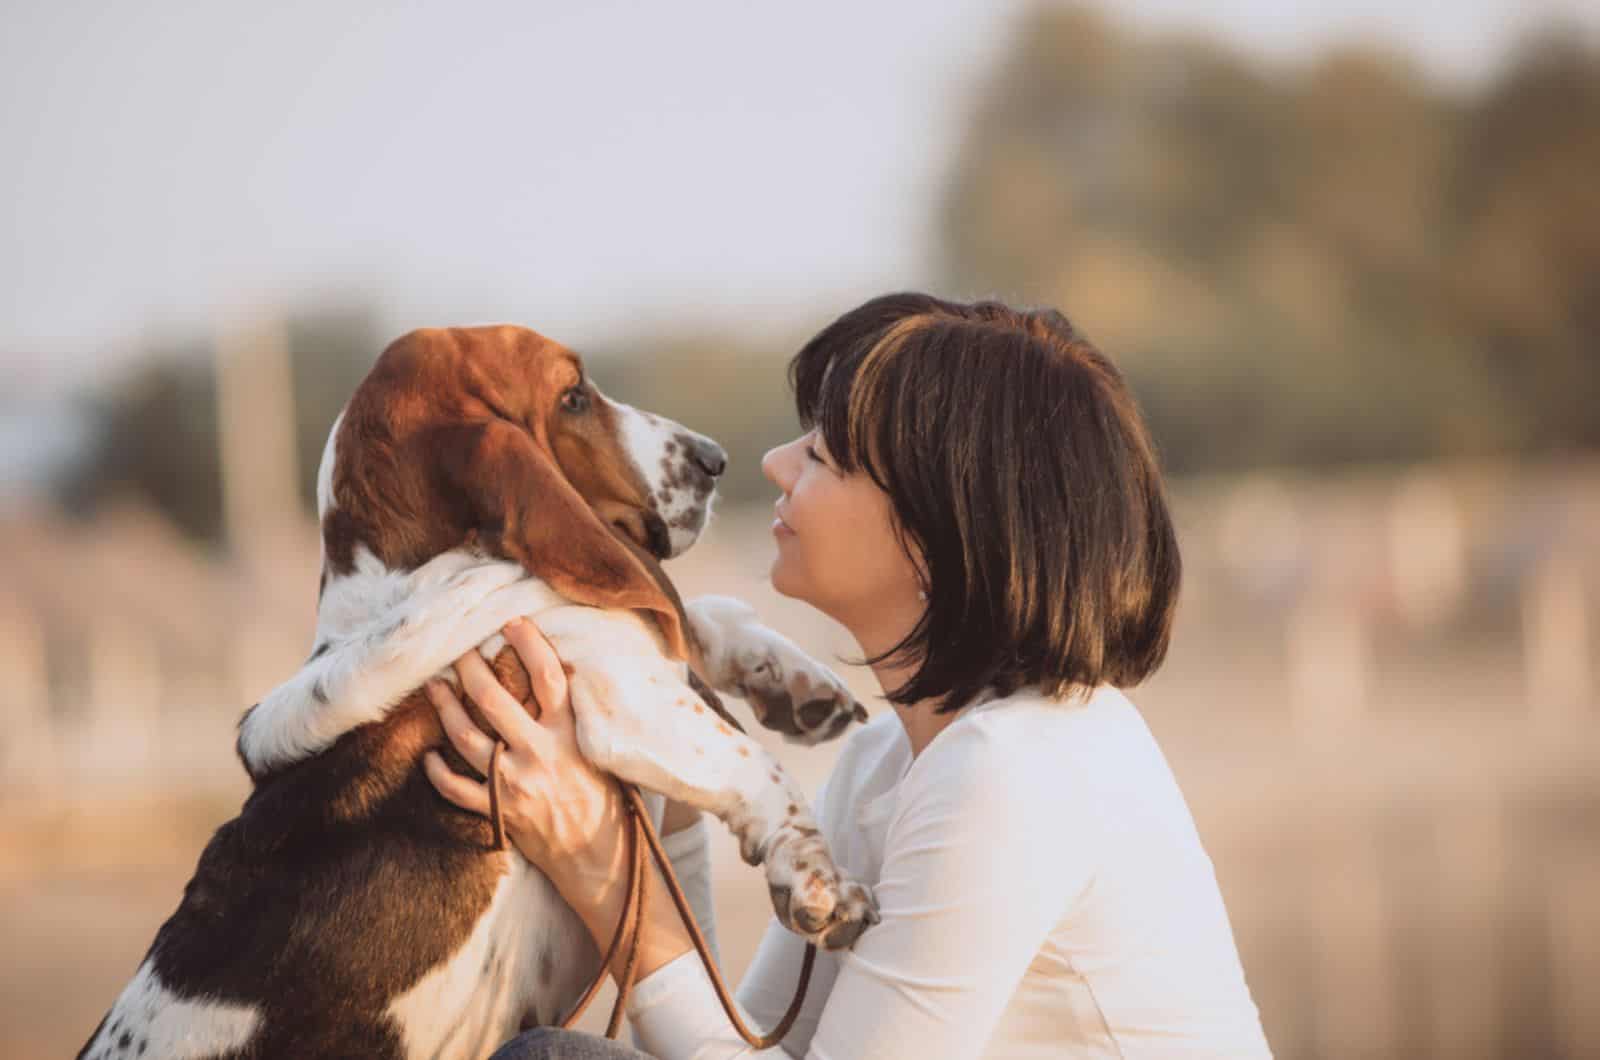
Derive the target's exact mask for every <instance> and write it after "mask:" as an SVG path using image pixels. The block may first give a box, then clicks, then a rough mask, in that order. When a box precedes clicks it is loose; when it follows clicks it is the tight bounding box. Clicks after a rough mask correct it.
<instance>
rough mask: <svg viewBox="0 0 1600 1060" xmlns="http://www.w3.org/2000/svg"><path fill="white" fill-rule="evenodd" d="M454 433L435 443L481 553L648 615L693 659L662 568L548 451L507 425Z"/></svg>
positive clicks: (681, 654)
mask: <svg viewBox="0 0 1600 1060" xmlns="http://www.w3.org/2000/svg"><path fill="white" fill-rule="evenodd" d="M452 434H453V437H451V438H449V439H446V440H442V444H441V445H440V446H439V449H438V453H439V461H440V466H441V467H442V469H443V472H444V475H445V477H446V479H447V483H448V487H449V488H450V489H452V490H454V491H457V493H458V495H459V496H461V497H463V498H464V499H465V501H466V503H467V506H468V508H469V509H470V511H471V514H472V523H473V525H474V526H475V527H476V528H477V532H478V539H479V541H480V542H481V543H482V544H483V546H484V547H485V548H487V549H489V550H490V551H492V552H496V553H498V554H500V555H503V556H505V557H506V558H508V559H513V560H516V561H517V562H518V563H520V564H522V566H523V568H524V569H526V570H527V571H528V573H530V574H533V575H534V576H536V577H539V578H543V579H544V580H545V581H547V582H549V583H550V586H551V587H552V588H553V589H555V590H556V591H557V592H558V593H560V594H561V595H562V596H565V597H566V598H567V599H569V600H572V601H573V602H574V603H580V604H589V605H591V606H593V607H607V608H616V607H621V608H631V609H636V610H641V611H649V612H651V613H652V614H653V615H654V616H655V618H656V621H657V624H658V625H659V626H660V627H661V632H662V635H663V636H664V637H665V638H666V642H667V650H668V651H669V652H670V653H671V654H672V655H673V656H675V657H676V658H679V659H685V660H686V659H688V658H689V646H688V643H687V641H686V639H685V634H684V628H685V623H684V618H683V607H682V604H681V603H679V602H678V599H677V594H676V593H675V592H673V591H672V589H671V583H670V582H669V581H667V579H666V572H665V571H662V570H660V567H659V564H655V563H654V562H653V559H652V558H651V557H649V556H648V554H644V558H641V553H640V552H639V550H638V549H637V548H636V547H635V546H633V545H632V542H624V541H623V540H622V539H621V538H620V537H619V536H618V535H617V534H615V533H613V532H612V530H611V528H610V527H608V526H606V524H605V523H603V522H602V521H601V520H600V517H599V516H597V515H595V513H594V511H593V509H591V508H590V507H589V505H588V503H587V502H586V501H584V499H583V497H582V496H580V495H579V493H578V491H577V490H576V489H574V488H573V487H572V484H571V483H570V482H568V481H567V478H566V476H565V475H563V474H562V473H561V468H560V467H559V466H558V465H557V464H556V461H555V458H554V456H552V455H551V453H550V452H549V451H548V450H547V449H545V448H544V447H543V446H541V445H540V444H539V442H538V441H536V440H535V439H534V437H533V436H532V435H530V434H529V433H528V432H527V431H525V430H523V429H522V428H520V427H518V426H517V425H515V424H513V423H510V422H508V421H505V420H489V421H486V422H484V423H479V424H472V425H470V426H467V427H462V428H460V429H459V430H458V431H454V432H452ZM646 559H651V562H650V565H649V567H647V566H646V562H645V560H646ZM650 567H654V568H655V570H654V571H652V570H651V569H650ZM663 584H665V586H666V588H663Z"/></svg>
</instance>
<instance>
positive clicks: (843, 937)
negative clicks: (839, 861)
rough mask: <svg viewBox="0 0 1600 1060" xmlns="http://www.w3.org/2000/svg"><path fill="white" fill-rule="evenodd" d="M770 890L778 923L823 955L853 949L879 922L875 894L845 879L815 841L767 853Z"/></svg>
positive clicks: (802, 840) (805, 840) (783, 845)
mask: <svg viewBox="0 0 1600 1060" xmlns="http://www.w3.org/2000/svg"><path fill="white" fill-rule="evenodd" d="M767 885H768V888H769V890H770V891H771V895H772V910H773V912H774V913H776V914H777V917H778V921H779V923H781V924H783V926H784V927H786V928H788V929H789V930H790V931H793V932H794V933H795V934H796V935H799V936H801V937H802V938H804V939H805V940H806V941H808V942H813V943H815V944H817V945H818V946H821V947H822V948H823V949H829V950H839V949H847V948H849V947H850V946H851V945H853V944H854V943H855V941H856V939H858V938H860V937H861V933H862V932H863V931H865V930H867V928H869V927H871V926H872V925H873V924H876V923H877V922H878V919H879V917H878V903H877V901H876V900H875V899H874V898H873V897H872V891H871V890H869V889H868V888H867V887H866V886H865V885H864V884H861V883H858V882H857V881H855V880H850V879H845V878H843V877H842V876H841V875H840V874H839V871H838V869H837V868H836V867H835V866H834V864H833V859H832V858H830V857H829V856H828V852H827V850H826V849H825V848H824V847H823V846H822V844H821V843H820V842H818V841H815V838H814V837H811V836H801V837H799V839H798V840H797V841H795V842H791V843H781V844H779V845H777V846H776V847H775V848H774V849H772V850H771V851H769V852H768V855H767Z"/></svg>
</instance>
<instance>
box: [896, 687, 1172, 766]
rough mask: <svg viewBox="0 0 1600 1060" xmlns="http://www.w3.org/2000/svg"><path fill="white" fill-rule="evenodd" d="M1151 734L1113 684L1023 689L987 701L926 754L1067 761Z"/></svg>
mask: <svg viewBox="0 0 1600 1060" xmlns="http://www.w3.org/2000/svg"><path fill="white" fill-rule="evenodd" d="M1130 731H1132V732H1135V733H1147V732H1148V730H1146V729H1145V727H1144V720H1143V718H1141V717H1140V715H1139V711H1138V709H1137V708H1135V707H1134V705H1133V703H1132V702H1130V701H1129V700H1128V698H1127V696H1125V695H1123V693H1122V692H1121V691H1119V690H1118V689H1116V688H1113V687H1111V686H1110V685H1101V686H1100V687H1098V688H1095V689H1091V690H1089V691H1088V692H1081V693H1076V694H1073V695H1067V696H1052V695H1049V694H1047V693H1044V692H1041V691H1039V690H1038V689H1034V688H1023V689H1019V690H1017V691H1016V692H1013V693H1011V694H1010V695H1007V696H997V697H994V698H992V699H987V700H983V701H981V702H979V703H976V704H974V705H973V706H970V707H968V708H966V709H965V710H963V711H962V713H961V715H960V717H958V718H957V719H956V720H955V721H954V722H952V723H951V724H950V726H949V727H948V728H946V729H945V730H944V731H943V732H941V733H940V734H939V735H938V736H937V737H935V738H934V740H933V742H932V743H930V744H929V745H928V749H927V750H926V751H925V752H924V757H927V756H929V755H936V756H937V760H950V759H962V758H967V757H972V756H979V757H989V756H1000V757H1003V758H1006V759H1014V760H1018V761H1035V760H1043V761H1048V762H1054V763H1055V764H1056V765H1057V766H1059V765H1060V764H1061V763H1062V762H1063V761H1065V760H1066V759H1070V758H1076V757H1079V756H1081V755H1086V754H1092V753H1094V752H1095V751H1096V749H1099V748H1103V745H1104V744H1105V743H1106V742H1107V741H1108V740H1114V739H1121V738H1125V737H1126V735H1127V734H1128V733H1129V732H1130Z"/></svg>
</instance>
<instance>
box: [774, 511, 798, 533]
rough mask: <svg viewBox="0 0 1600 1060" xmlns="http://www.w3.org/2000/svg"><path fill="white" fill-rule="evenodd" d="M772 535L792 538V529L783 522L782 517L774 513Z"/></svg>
mask: <svg viewBox="0 0 1600 1060" xmlns="http://www.w3.org/2000/svg"><path fill="white" fill-rule="evenodd" d="M772 533H773V536H774V537H792V536H793V535H794V527H792V526H790V525H789V524H788V523H786V522H784V521H783V516H781V515H779V514H777V513H776V512H774V513H773V517H772Z"/></svg>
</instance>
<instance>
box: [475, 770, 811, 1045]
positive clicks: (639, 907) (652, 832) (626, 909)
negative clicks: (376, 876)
mask: <svg viewBox="0 0 1600 1060" xmlns="http://www.w3.org/2000/svg"><path fill="white" fill-rule="evenodd" d="M504 746H505V744H504V742H503V741H500V740H496V741H495V743H494V750H492V751H490V752H489V777H488V781H489V784H488V786H489V824H490V826H491V827H492V828H493V836H494V838H493V843H494V847H493V848H494V849H495V850H504V849H505V848H506V827H505V820H504V819H503V817H502V816H501V809H500V749H501V748H502V747H504ZM612 779H613V780H614V781H615V782H616V785H617V788H618V790H619V791H621V792H622V805H623V808H624V809H626V810H627V812H628V823H627V825H626V827H625V829H624V830H625V831H626V832H627V836H628V890H627V893H626V895H625V896H624V897H623V900H622V916H621V918H620V919H619V920H618V922H617V931H616V934H614V935H612V936H611V945H610V946H608V947H606V954H605V957H604V958H603V959H602V960H601V962H600V971H599V973H598V974H597V975H596V976H595V978H594V981H593V982H591V983H590V984H589V988H588V989H587V990H585V991H584V992H583V996H582V997H581V998H579V999H578V1004H577V1005H576V1006H575V1007H574V1008H573V1010H572V1013H571V1014H570V1015H568V1016H567V1018H566V1019H564V1020H562V1021H561V1027H562V1028H563V1029H571V1027H572V1026H573V1024H575V1023H577V1022H578V1020H579V1019H580V1018H581V1017H582V1016H583V1013H584V1011H585V1010H586V1009H587V1008H588V1007H589V1003H590V1002H591V1001H593V1000H594V998H595V995H596V994H598V993H599V992H600V984H601V983H603V982H605V978H606V971H607V970H608V969H609V968H610V967H611V963H612V961H613V960H615V959H616V956H617V951H618V950H620V949H621V948H622V945H623V939H624V938H630V939H631V940H632V945H631V946H630V947H629V949H628V953H627V956H626V958H625V959H624V963H623V966H622V972H621V974H620V975H618V977H617V999H616V1001H615V1002H614V1003H613V1004H612V1007H611V1019H610V1021H609V1022H607V1024H606V1037H607V1038H615V1037H616V1036H617V1035H618V1034H619V1033H620V1032H621V1030H622V1014H623V1011H624V1010H625V1009H626V1008H627V1005H628V995H629V994H630V993H632V991H633V981H634V976H635V974H636V973H637V971H638V968H637V962H638V958H639V928H640V925H641V924H643V922H644V896H645V879H644V874H645V851H646V849H647V848H648V850H649V853H650V856H651V857H652V858H653V859H654V860H655V863H656V867H657V868H658V869H660V870H661V878H662V880H663V881H664V882H665V883H666V885H667V893H668V894H670V895H671V896H672V904H673V905H675V906H677V907H678V918H679V919H680V920H682V921H683V926H684V928H685V929H687V930H688V932H689V939H690V941H692V942H693V943H694V948H695V952H697V953H698V954H700V963H701V964H702V965H704V966H705V970H706V975H708V976H709V977H710V978H711V985H712V987H713V988H714V989H715V990H716V992H717V1000H718V1001H720V1002H721V1003H722V1011H724V1012H726V1013H727V1014H728V1020H729V1022H730V1023H732V1024H733V1028H734V1030H736V1031H738V1032H739V1036H740V1037H741V1038H743V1039H744V1040H745V1041H746V1042H748V1043H749V1044H750V1046H751V1048H753V1049H767V1048H770V1047H771V1046H774V1045H776V1044H778V1043H779V1042H780V1041H782V1040H783V1036H784V1035H786V1034H788V1033H789V1029H790V1028H791V1027H793V1026H794V1021H795V1020H796V1019H797V1018H798V1017H799V1015H800V1006H801V1005H802V1004H804V1002H805V999H806V988H807V987H808V986H810V985H811V969H812V966H813V965H815V964H816V960H817V947H816V944H815V943H807V944H806V955H805V958H804V959H803V960H802V961H801V962H800V982H799V983H798V984H797V985H796V986H795V991H794V1000H793V1001H791V1002H789V1008H788V1011H786V1012H785V1013H784V1014H783V1018H782V1019H781V1020H779V1021H778V1025H777V1026H776V1027H774V1028H772V1030H771V1031H770V1032H768V1033H767V1034H764V1035H762V1034H757V1033H756V1032H755V1031H753V1030H751V1029H750V1027H749V1025H748V1024H746V1023H745V1021H744V1019H743V1017H741V1016H740V1014H739V1009H738V1006H737V1005H735V1004H734V1001H733V996H732V994H730V993H729V991H728V985H727V983H725V982H724V981H723V979H722V973H721V972H719V971H717V962H716V961H715V960H713V959H712V957H711V947H710V946H708V945H706V938H705V935H703V934H702V933H701V931H700V925H699V924H697V923H696V922H695V919H694V911H693V910H692V909H690V908H689V899H687V898H686V897H684V894H683V888H682V887H681V886H680V885H679V883H678V876H677V874H676V873H675V872H673V871H672V862H671V860H670V859H669V858H668V857H667V852H666V851H665V850H664V849H663V848H662V846H661V836H660V835H659V834H657V832H656V826H655V824H654V823H653V822H652V821H651V820H650V814H649V812H648V811H647V810H646V809H645V805H644V798H643V797H642V796H641V795H640V794H639V789H638V788H637V787H635V786H634V785H632V784H628V783H626V782H624V781H622V780H620V779H617V778H615V777H613V778H612Z"/></svg>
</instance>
